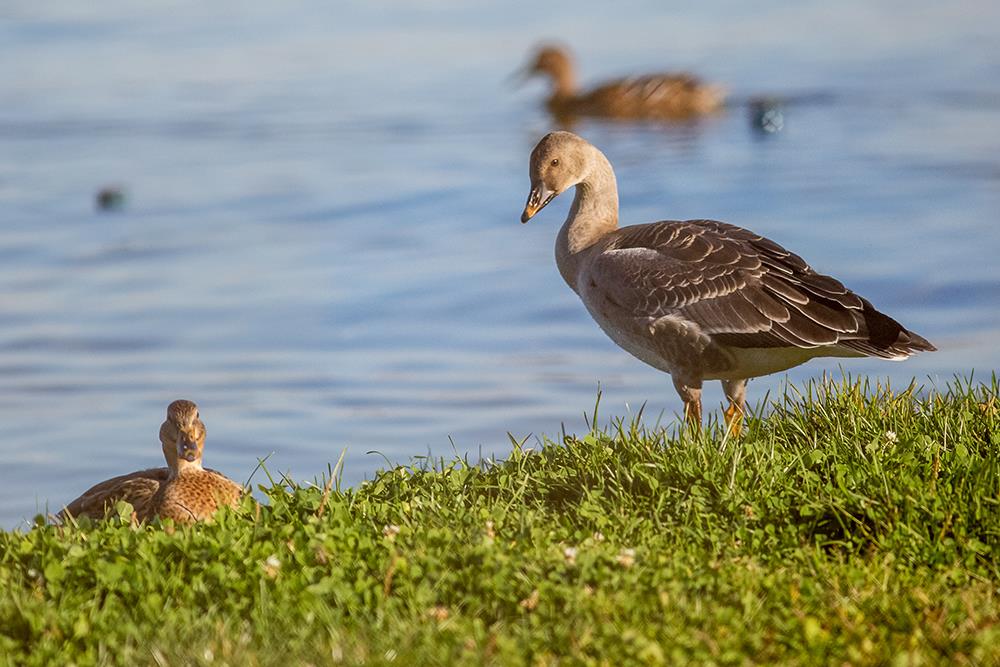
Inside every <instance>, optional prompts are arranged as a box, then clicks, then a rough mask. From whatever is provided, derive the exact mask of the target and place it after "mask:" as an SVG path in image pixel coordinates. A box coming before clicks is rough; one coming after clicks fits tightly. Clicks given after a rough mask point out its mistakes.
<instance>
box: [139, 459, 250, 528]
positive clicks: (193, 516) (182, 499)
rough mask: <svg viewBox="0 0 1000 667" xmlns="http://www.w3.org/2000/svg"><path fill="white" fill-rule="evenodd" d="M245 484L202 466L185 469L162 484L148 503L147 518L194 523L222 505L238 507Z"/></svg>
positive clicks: (143, 516)
mask: <svg viewBox="0 0 1000 667" xmlns="http://www.w3.org/2000/svg"><path fill="white" fill-rule="evenodd" d="M242 496H243V487H242V486H240V485H239V484H237V483H236V482H234V481H232V480H231V479H229V478H228V477H226V476H225V475H222V474H220V473H217V472H215V471H212V470H205V469H203V468H201V467H200V466H199V467H191V468H182V469H181V470H180V471H179V472H178V473H177V475H176V476H174V477H171V478H170V479H168V480H166V481H165V482H164V483H163V484H161V485H160V487H159V489H157V492H156V493H155V494H154V495H153V497H152V498H151V499H150V501H149V503H147V505H146V506H145V512H144V514H143V515H142V518H144V519H152V518H159V519H173V520H174V521H176V522H177V523H193V522H195V521H203V520H205V519H209V518H211V517H212V515H214V514H215V513H216V512H217V511H218V510H220V509H221V508H223V507H235V506H236V505H237V504H238V503H239V501H240V498H241V497H242Z"/></svg>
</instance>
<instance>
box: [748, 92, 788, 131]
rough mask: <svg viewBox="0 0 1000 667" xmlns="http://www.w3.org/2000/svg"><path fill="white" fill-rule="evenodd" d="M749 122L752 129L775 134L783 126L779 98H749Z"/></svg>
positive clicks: (783, 118)
mask: <svg viewBox="0 0 1000 667" xmlns="http://www.w3.org/2000/svg"><path fill="white" fill-rule="evenodd" d="M750 123H751V124H752V125H753V129H755V130H757V131H758V132H764V133H766V134H776V133H778V132H781V130H782V129H783V128H784V127H785V114H784V111H782V109H781V102H780V100H777V99H774V98H773V97H758V98H756V99H752V100H750Z"/></svg>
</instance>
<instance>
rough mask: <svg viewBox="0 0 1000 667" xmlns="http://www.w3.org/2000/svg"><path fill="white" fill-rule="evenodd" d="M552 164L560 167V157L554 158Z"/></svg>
mask: <svg viewBox="0 0 1000 667" xmlns="http://www.w3.org/2000/svg"><path fill="white" fill-rule="evenodd" d="M551 164H552V166H553V167H558V166H559V158H556V159H554V160H552V162H551Z"/></svg>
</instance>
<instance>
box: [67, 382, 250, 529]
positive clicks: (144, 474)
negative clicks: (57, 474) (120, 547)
mask: <svg viewBox="0 0 1000 667" xmlns="http://www.w3.org/2000/svg"><path fill="white" fill-rule="evenodd" d="M204 442H205V425H204V424H203V423H202V422H201V419H200V416H199V413H198V406H196V405H195V404H194V403H193V402H191V401H186V400H178V401H174V402H173V403H171V404H170V405H169V406H168V407H167V419H166V421H164V422H163V424H162V425H161V426H160V443H161V446H162V450H163V457H164V458H165V459H166V461H167V467H166V468H149V469H147V470H139V471H137V472H132V473H129V474H127V475H120V476H118V477H112V478H111V479H109V480H105V481H103V482H101V483H99V484H96V485H94V486H92V487H91V488H89V489H87V490H86V491H85V492H84V493H83V494H82V495H81V496H80V497H79V498H77V499H75V500H73V502H71V503H69V504H68V505H66V507H65V508H64V509H63V510H62V512H60V513H59V517H60V518H61V519H65V518H67V517H80V516H86V517H90V518H91V519H103V518H105V516H107V514H108V512H109V511H111V510H113V509H114V506H115V503H117V502H118V501H120V500H123V501H126V502H128V503H129V504H131V505H132V507H133V509H134V510H135V514H136V518H137V519H138V520H140V521H141V520H144V519H147V518H152V517H154V516H160V515H161V510H163V511H165V512H166V511H173V508H174V505H170V506H169V508H166V506H165V505H164V501H163V495H164V494H165V493H166V491H165V490H164V489H165V487H166V486H167V485H168V484H169V485H170V488H171V492H170V493H171V497H174V496H175V495H176V493H177V491H176V489H177V482H176V479H177V478H178V476H179V473H180V465H179V452H180V450H181V446H182V445H184V446H187V449H186V450H185V452H184V456H185V457H186V456H188V455H190V454H191V452H190V451H189V450H190V449H191V448H190V445H191V443H194V444H195V445H196V449H197V457H196V458H197V464H198V466H199V467H200V462H201V451H202V449H203V447H204ZM190 463H191V462H190V461H187V460H185V463H184V467H185V470H187V471H190V465H189V464H190ZM202 472H204V473H206V474H207V475H212V476H213V477H212V478H210V479H211V481H210V483H211V484H213V485H217V486H219V487H220V488H222V489H224V490H225V491H226V492H225V493H224V494H223V498H229V497H230V495H231V494H230V493H229V492H230V491H231V487H230V486H228V485H235V482H231V481H230V480H228V479H227V478H226V477H224V476H223V475H222V474H221V473H217V472H215V471H212V470H203V471H202ZM216 478H218V479H219V480H221V481H216ZM227 483H228V484H227ZM187 485H188V482H187V481H185V483H184V485H182V486H187ZM236 486H237V488H239V490H240V492H241V493H242V487H239V486H238V485H236ZM212 488H215V487H214V486H213V487H212ZM161 491H164V494H161V493H160V492H161ZM154 499H156V501H157V502H156V505H155V506H154V503H153V501H154ZM195 505H196V506H197V507H201V504H200V503H195ZM185 516H187V517H190V514H186V515H185Z"/></svg>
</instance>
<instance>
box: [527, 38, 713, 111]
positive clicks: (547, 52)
mask: <svg viewBox="0 0 1000 667" xmlns="http://www.w3.org/2000/svg"><path fill="white" fill-rule="evenodd" d="M522 72H523V74H524V75H525V76H526V77H531V76H536V75H543V76H547V77H548V78H549V79H550V80H551V82H552V90H551V93H550V95H549V98H548V99H547V100H546V103H545V104H546V107H547V108H548V110H549V112H550V113H551V114H552V115H553V116H555V117H556V118H557V119H560V120H563V121H567V122H568V121H570V120H572V119H573V118H575V117H577V116H593V117H603V118H611V119H620V120H628V119H649V120H684V119H690V118H694V117H697V116H703V115H705V114H709V113H712V112H715V111H718V110H719V109H721V108H722V106H723V103H724V101H725V90H724V89H723V88H722V87H721V86H716V85H709V84H706V83H704V82H702V81H701V80H699V79H698V78H696V77H695V76H693V75H691V74H687V73H684V72H675V73H666V74H648V75H644V76H633V77H628V78H624V79H615V80H612V81H606V82H604V83H601V84H599V85H597V86H596V87H594V88H592V89H590V90H585V91H581V90H580V89H579V88H578V87H577V83H576V72H575V68H574V66H573V59H572V57H571V56H570V54H569V52H568V50H566V49H565V48H563V47H561V46H556V45H552V44H546V45H542V46H540V47H539V48H538V49H537V50H536V51H535V53H534V55H533V57H532V58H531V59H530V60H529V62H528V64H527V66H526V67H525V68H524V69H523V70H522Z"/></svg>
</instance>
